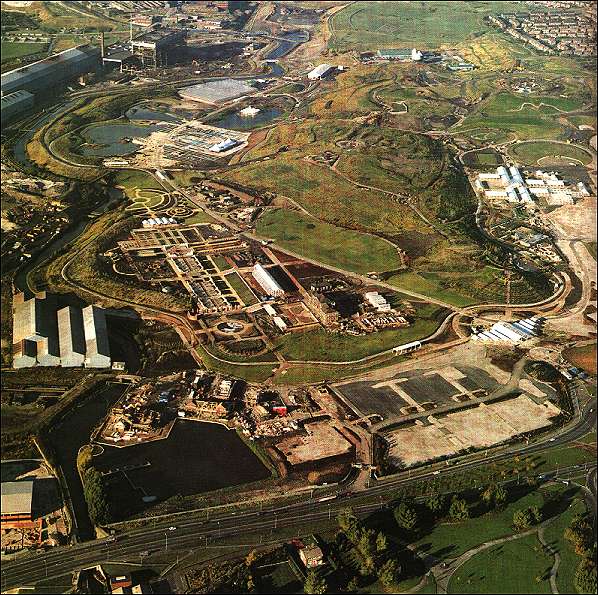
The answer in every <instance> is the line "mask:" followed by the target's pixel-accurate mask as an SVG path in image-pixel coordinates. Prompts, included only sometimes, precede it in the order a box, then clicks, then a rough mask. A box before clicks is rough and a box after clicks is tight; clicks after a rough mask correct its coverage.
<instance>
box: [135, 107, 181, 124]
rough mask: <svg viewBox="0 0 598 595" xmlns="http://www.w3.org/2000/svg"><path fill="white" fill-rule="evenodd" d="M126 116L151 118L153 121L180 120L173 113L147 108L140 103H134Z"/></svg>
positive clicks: (139, 118) (142, 118) (137, 118)
mask: <svg viewBox="0 0 598 595" xmlns="http://www.w3.org/2000/svg"><path fill="white" fill-rule="evenodd" d="M125 117H126V118H127V119H129V120H133V121H134V120H149V121H151V122H180V121H181V120H180V118H177V117H176V116H175V115H173V114H169V113H167V112H161V111H157V110H151V109H147V108H145V107H143V106H140V105H134V106H133V107H132V108H131V109H130V110H128V111H127V112H126V113H125Z"/></svg>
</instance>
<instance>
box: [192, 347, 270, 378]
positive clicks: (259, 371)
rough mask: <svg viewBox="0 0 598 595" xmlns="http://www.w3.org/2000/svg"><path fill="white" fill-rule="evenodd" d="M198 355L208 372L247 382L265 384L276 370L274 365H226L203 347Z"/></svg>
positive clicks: (198, 351)
mask: <svg viewBox="0 0 598 595" xmlns="http://www.w3.org/2000/svg"><path fill="white" fill-rule="evenodd" d="M197 353H198V354H199V356H200V357H201V359H202V360H203V363H204V365H205V366H206V368H208V370H215V371H217V372H222V373H224V374H232V375H233V376H236V377H237V378H242V379H244V380H247V382H263V381H264V380H266V378H269V377H270V376H272V369H273V368H274V366H272V365H263V366H238V365H235V364H225V363H222V362H220V361H218V360H217V359H214V358H213V357H211V356H210V355H209V353H207V352H206V350H205V349H204V348H203V347H198V348H197Z"/></svg>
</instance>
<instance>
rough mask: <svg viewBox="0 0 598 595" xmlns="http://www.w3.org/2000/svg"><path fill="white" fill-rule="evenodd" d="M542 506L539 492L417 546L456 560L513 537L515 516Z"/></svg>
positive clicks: (441, 530)
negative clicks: (523, 510) (478, 549)
mask: <svg viewBox="0 0 598 595" xmlns="http://www.w3.org/2000/svg"><path fill="white" fill-rule="evenodd" d="M542 503H543V498H542V494H541V493H540V492H539V491H536V492H532V493H531V494H528V495H527V496H524V497H523V498H520V499H519V500H517V501H516V502H511V503H510V504H509V505H508V506H507V507H506V508H505V509H504V510H501V511H499V512H496V513H492V514H488V515H483V516H480V517H477V518H473V519H469V520H468V521H462V522H459V523H452V522H451V523H443V524H441V525H438V526H437V527H436V528H434V529H433V531H432V533H431V534H430V535H426V536H425V537H422V538H421V539H420V540H418V541H417V545H418V547H419V549H420V550H421V551H425V552H427V553H430V554H432V555H433V556H436V557H437V558H441V559H448V558H457V557H458V556H460V555H461V554H463V553H464V552H466V551H467V550H469V549H471V548H473V547H475V546H476V545H479V544H480V543H484V542H485V541H490V540H492V539H497V538H500V537H504V536H506V535H511V534H513V533H514V532H515V530H514V529H513V513H514V512H515V511H516V510H519V509H522V508H527V507H529V506H534V505H537V506H540V507H541V506H542ZM488 592H491V591H488ZM514 592H516V591H514Z"/></svg>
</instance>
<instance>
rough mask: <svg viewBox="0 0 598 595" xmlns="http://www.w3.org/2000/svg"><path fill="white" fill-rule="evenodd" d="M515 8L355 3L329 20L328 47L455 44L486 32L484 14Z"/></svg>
mask: <svg viewBox="0 0 598 595" xmlns="http://www.w3.org/2000/svg"><path fill="white" fill-rule="evenodd" d="M517 6H518V4H517V3H516V2H434V3H433V4H431V3H424V2H376V3H371V2H355V3H354V4H351V5H350V6H348V7H347V8H345V9H343V10H341V11H339V12H338V13H336V14H335V15H334V16H333V17H332V18H331V19H330V23H329V24H330V29H331V32H332V35H331V37H330V40H329V42H328V45H329V47H330V48H331V49H334V50H338V51H348V50H352V49H356V50H361V51H365V50H372V49H376V48H381V47H405V46H407V47H410V46H412V45H416V46H417V47H421V48H437V47H441V46H446V45H454V44H456V43H459V42H462V41H464V40H466V39H470V38H474V37H476V36H477V35H479V34H480V33H482V32H485V31H487V30H488V27H487V25H485V24H484V22H483V17H484V16H486V15H487V14H490V13H492V12H495V11H498V12H501V11H502V12H508V11H509V10H510V8H512V7H517ZM515 10H517V8H515Z"/></svg>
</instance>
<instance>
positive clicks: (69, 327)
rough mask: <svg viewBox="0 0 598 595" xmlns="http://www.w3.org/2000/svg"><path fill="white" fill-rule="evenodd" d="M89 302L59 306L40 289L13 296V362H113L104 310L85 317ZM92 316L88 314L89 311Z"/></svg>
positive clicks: (101, 365)
mask: <svg viewBox="0 0 598 595" xmlns="http://www.w3.org/2000/svg"><path fill="white" fill-rule="evenodd" d="M90 308H94V307H93V306H87V307H86V308H84V309H83V312H81V309H80V308H75V307H73V306H67V307H64V308H60V309H59V306H58V302H57V300H56V298H55V296H52V295H48V294H46V293H45V292H41V293H37V294H35V296H34V297H33V298H31V299H28V300H26V299H25V295H24V294H23V293H18V294H16V295H15V296H14V298H13V366H14V367H15V368H29V367H32V366H65V367H74V366H82V365H86V366H87V367H94V368H108V367H110V365H111V363H112V362H111V361H110V355H109V348H108V333H107V330H106V319H105V316H104V312H103V310H100V309H98V308H94V310H95V311H96V313H95V315H92V316H91V318H90V320H87V321H86V320H84V315H85V312H86V311H89V309H90ZM88 318H89V314H88Z"/></svg>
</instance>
